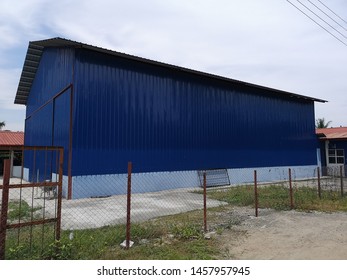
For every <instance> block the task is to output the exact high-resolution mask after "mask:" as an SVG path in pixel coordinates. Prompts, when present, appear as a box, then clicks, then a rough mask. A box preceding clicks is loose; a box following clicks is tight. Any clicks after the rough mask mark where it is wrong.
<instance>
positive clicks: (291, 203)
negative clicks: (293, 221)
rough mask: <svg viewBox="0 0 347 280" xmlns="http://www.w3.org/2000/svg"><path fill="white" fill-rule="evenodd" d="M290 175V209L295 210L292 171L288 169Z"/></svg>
mask: <svg viewBox="0 0 347 280" xmlns="http://www.w3.org/2000/svg"><path fill="white" fill-rule="evenodd" d="M288 173H289V196H290V209H294V198H293V185H292V169H291V168H289V169H288Z"/></svg>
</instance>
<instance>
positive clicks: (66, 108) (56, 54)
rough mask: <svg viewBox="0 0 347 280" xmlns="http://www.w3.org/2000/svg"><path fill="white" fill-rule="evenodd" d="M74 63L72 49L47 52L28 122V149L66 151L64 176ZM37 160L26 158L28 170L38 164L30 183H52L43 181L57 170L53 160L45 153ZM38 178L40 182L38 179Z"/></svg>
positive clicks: (30, 99) (33, 91)
mask: <svg viewBox="0 0 347 280" xmlns="http://www.w3.org/2000/svg"><path fill="white" fill-rule="evenodd" d="M73 62H74V50H73V49H68V48H62V49H51V48H48V49H45V51H44V53H43V55H42V58H41V61H40V65H39V68H38V70H37V73H36V76H35V80H34V82H33V85H32V88H31V91H30V94H29V97H28V103H27V110H26V120H25V139H24V144H25V145H26V146H63V147H64V174H67V168H68V148H69V122H70V103H69V102H70V93H71V89H70V88H68V86H69V85H70V84H71V83H72V79H73ZM64 89H66V90H65V91H63V90H64ZM59 93H61V94H60V95H59V96H57V94H59ZM40 154H42V155H40ZM35 157H36V158H35V159H34V154H33V153H32V152H26V154H25V166H26V167H31V169H32V167H33V166H34V162H35V170H31V171H30V173H29V175H30V176H29V178H30V180H32V181H36V180H37V179H39V180H42V179H50V178H43V177H42V174H44V173H47V174H49V170H47V168H53V170H55V167H54V164H55V160H54V158H53V157H51V158H48V159H47V158H46V157H45V156H44V153H43V152H41V153H39V152H38V153H37V154H35ZM50 161H52V164H51V163H50ZM37 174H39V176H40V178H36V177H37Z"/></svg>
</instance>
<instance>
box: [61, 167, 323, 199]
mask: <svg viewBox="0 0 347 280" xmlns="http://www.w3.org/2000/svg"><path fill="white" fill-rule="evenodd" d="M290 168H291V170H292V179H293V180H295V179H304V178H312V177H316V176H317V173H316V168H317V166H315V165H311V166H295V167H290ZM255 169H256V170H257V177H258V182H259V183H261V182H274V181H284V180H288V177H289V175H288V169H289V167H267V168H266V167H262V168H237V169H228V175H229V178H230V184H231V185H232V186H235V185H240V184H250V183H253V182H254V170H255ZM65 177H66V176H64V182H63V190H64V196H66V194H67V177H66V178H65ZM72 186H73V187H72V194H73V197H72V198H73V199H76V198H86V197H100V196H101V197H102V196H109V195H118V194H126V192H127V174H108V175H88V176H74V177H73V178H72ZM199 186H200V181H199V178H198V172H197V171H196V170H193V171H174V172H151V173H134V174H132V186H131V187H132V193H144V192H156V191H162V190H169V189H177V188H194V187H195V188H198V187H199Z"/></svg>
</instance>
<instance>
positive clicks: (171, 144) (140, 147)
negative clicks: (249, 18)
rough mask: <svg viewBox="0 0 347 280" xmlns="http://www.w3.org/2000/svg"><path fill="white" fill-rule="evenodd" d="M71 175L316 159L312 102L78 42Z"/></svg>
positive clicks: (300, 162)
mask: <svg viewBox="0 0 347 280" xmlns="http://www.w3.org/2000/svg"><path fill="white" fill-rule="evenodd" d="M76 58H77V59H76V68H75V77H76V79H75V80H76V82H75V90H74V115H75V118H74V131H73V170H72V175H87V174H112V173H125V172H126V167H127V162H128V161H133V165H134V171H135V172H151V171H173V170H196V169H205V168H217V167H223V168H233V167H235V168H240V167H260V166H292V165H312V164H316V148H317V140H316V136H315V130H314V104H313V101H305V100H303V99H300V100H299V99H289V98H283V97H280V96H274V95H271V94H269V92H267V91H265V90H263V89H255V88H249V87H246V86H242V85H232V84H230V83H226V82H225V81H221V80H214V79H208V78H206V77H205V78H201V77H199V76H197V75H193V74H187V73H184V72H180V71H174V70H172V69H169V68H163V67H157V66H153V65H148V64H145V63H142V62H136V61H130V60H125V59H122V58H119V57H112V56H107V55H104V54H99V53H95V52H91V51H87V50H83V49H78V50H76Z"/></svg>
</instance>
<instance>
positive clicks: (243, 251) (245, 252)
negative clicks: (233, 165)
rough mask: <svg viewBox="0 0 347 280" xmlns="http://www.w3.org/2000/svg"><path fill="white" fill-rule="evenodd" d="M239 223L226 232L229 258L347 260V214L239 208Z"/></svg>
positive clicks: (226, 255) (237, 210)
mask: <svg viewBox="0 0 347 280" xmlns="http://www.w3.org/2000/svg"><path fill="white" fill-rule="evenodd" d="M233 213H234V214H235V215H239V219H240V220H239V221H240V222H239V223H238V225H235V226H233V227H231V229H230V230H228V231H224V232H223V234H222V236H221V244H223V245H222V247H223V249H222V251H223V254H224V257H225V258H230V259H241V260H245V259H247V260H272V259H275V260H347V213H342V212H337V213H322V212H298V211H293V210H292V211H276V210H271V209H260V210H259V216H258V217H257V218H256V217H255V216H254V209H247V208H239V209H237V208H236V209H234V210H233Z"/></svg>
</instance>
